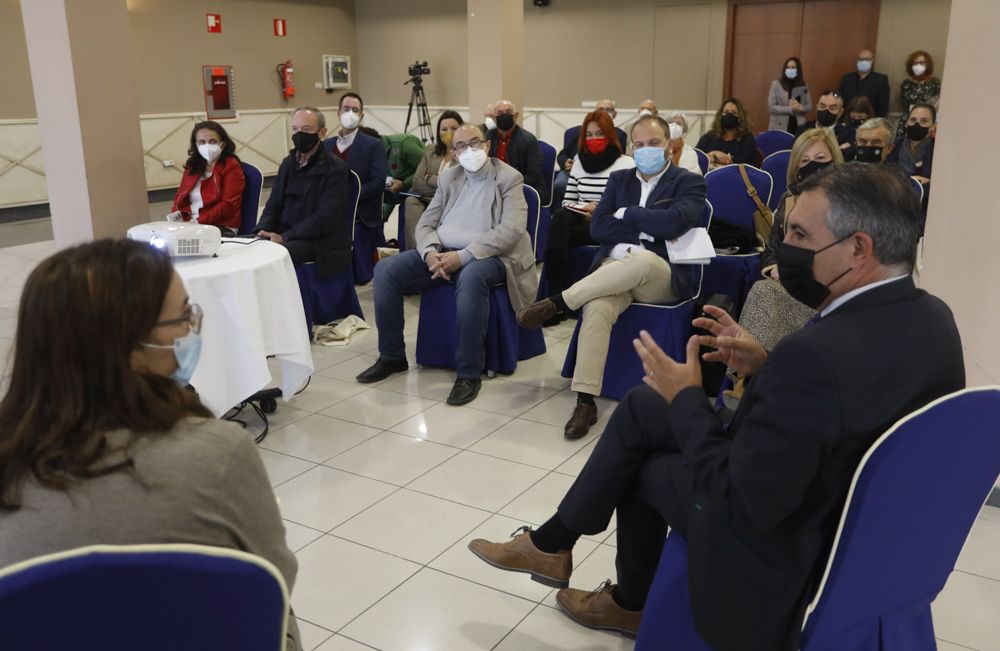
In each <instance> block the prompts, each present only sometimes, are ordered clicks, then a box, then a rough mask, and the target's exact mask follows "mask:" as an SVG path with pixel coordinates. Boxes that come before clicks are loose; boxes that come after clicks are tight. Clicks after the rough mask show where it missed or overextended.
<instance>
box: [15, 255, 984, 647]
mask: <svg viewBox="0 0 1000 651" xmlns="http://www.w3.org/2000/svg"><path fill="white" fill-rule="evenodd" d="M52 250H54V246H53V245H52V243H51V242H48V243H46V242H42V243H38V244H30V245H27V246H17V247H12V248H3V249H0V345H2V347H3V350H2V352H0V364H3V361H4V358H5V355H6V349H7V348H9V344H10V341H11V337H12V336H13V327H14V321H15V314H16V305H17V301H18V294H19V291H20V287H21V284H22V283H23V281H24V277H25V276H26V274H27V273H28V271H29V270H30V267H31V265H32V263H33V262H35V261H37V260H39V259H40V258H41V257H43V256H44V255H46V254H48V253H49V252H51V251H52ZM359 294H360V298H361V303H362V306H363V308H364V310H365V314H366V315H367V316H369V317H371V316H372V314H373V311H372V295H371V287H370V286H368V287H364V288H361V290H360V292H359ZM416 313H417V303H416V300H411V301H410V302H409V303H408V304H407V306H406V315H407V318H408V319H409V321H408V325H407V330H406V332H407V334H408V345H409V347H410V353H411V354H412V345H413V340H414V337H415V325H416ZM571 333H572V323H569V324H564V325H562V326H559V327H557V328H555V329H553V330H547V331H546V333H545V336H546V342H547V344H548V346H549V352H548V353H547V354H546V355H545V356H543V357H540V358H538V359H536V360H532V361H530V362H528V363H522V364H521V366H520V367H519V368H518V371H517V373H516V374H515V375H513V376H510V377H498V378H495V379H490V380H485V381H484V383H483V390H482V394H481V396H480V397H479V398H478V399H477V400H475V401H474V402H472V403H471V404H470V405H468V406H466V407H458V408H454V407H449V406H447V405H445V404H444V403H443V400H444V398H445V396H446V395H447V393H448V390H449V389H450V387H451V383H452V378H453V376H452V374H451V373H449V372H446V371H440V370H432V369H419V370H412V371H410V372H409V373H408V374H406V375H400V376H396V377H393V378H391V379H389V380H387V381H385V382H382V383H379V384H377V385H376V386H362V385H359V384H356V383H355V382H354V381H353V378H354V375H356V374H357V373H358V372H359V371H360V370H362V369H363V368H365V367H366V366H367V365H368V364H370V363H371V362H372V361H373V360H374V354H373V350H374V347H375V341H376V333H375V332H374V330H372V331H368V332H365V333H362V334H360V335H359V336H357V337H356V338H355V340H354V341H353V342H352V343H351V344H350V345H349V346H347V347H345V348H323V347H319V346H314V360H315V364H316V371H317V373H316V375H315V376H314V377H313V380H312V383H311V384H310V386H309V388H308V389H307V390H306V391H305V392H304V393H303V394H301V395H300V396H297V397H296V398H295V399H294V400H292V401H291V403H290V404H287V405H286V404H283V403H282V404H281V405H280V406H279V409H278V412H277V413H276V414H275V415H274V418H273V419H272V422H271V433H270V435H269V436H268V437H267V439H266V440H265V441H264V442H263V443H262V444H261V456H262V457H263V459H264V464H265V466H266V467H267V471H268V473H269V476H270V477H271V480H272V483H273V485H274V487H275V492H276V493H277V495H278V497H279V499H280V504H281V510H282V514H283V516H284V518H285V523H286V528H287V539H288V544H289V546H290V547H291V548H292V549H293V550H295V552H296V555H297V556H298V559H299V575H298V580H297V583H296V586H295V590H294V592H293V594H292V602H293V605H294V607H295V610H296V613H297V615H298V617H299V620H300V627H301V631H302V634H303V637H304V645H305V647H306V648H307V649H321V650H322V651H346V650H355V649H369V648H376V649H385V650H397V649H398V650H410V649H413V650H416V649H433V650H445V651H452V650H465V649H502V650H511V651H531V650H535V649H538V650H541V649H546V650H558V649H567V650H568V649H587V650H588V651H599V650H604V649H608V650H610V649H616V650H624V649H631V648H632V647H633V644H632V642H631V641H629V640H626V639H624V638H622V637H620V636H618V635H613V634H608V633H598V632H593V631H589V630H586V629H583V628H581V627H580V626H577V625H576V624H574V623H573V622H571V621H570V620H569V619H568V618H566V617H565V616H564V615H563V614H562V613H561V612H559V611H558V610H557V608H556V605H555V601H554V599H553V591H552V590H550V589H549V588H546V587H544V586H541V585H539V584H537V583H533V582H531V581H530V580H528V579H527V578H526V577H524V576H523V575H519V574H510V573H506V572H500V571H497V570H494V569H492V568H490V567H488V566H486V565H485V564H484V563H482V562H481V561H479V560H478V559H476V558H475V557H473V556H472V554H471V553H469V552H468V550H467V549H466V548H465V545H466V543H467V541H468V540H470V539H471V538H474V537H486V538H491V539H504V538H506V537H507V536H508V535H509V534H510V533H511V532H512V531H514V530H515V529H516V528H517V527H519V526H520V525H522V524H524V523H532V524H537V523H539V522H541V521H542V520H544V519H545V518H546V517H548V515H549V514H551V512H552V510H553V508H554V507H555V505H556V503H557V501H558V499H559V498H560V497H561V495H562V494H563V492H564V491H565V490H566V488H567V487H568V486H569V484H570V483H571V482H572V480H573V477H574V476H576V475H577V474H578V473H579V471H580V468H581V467H582V466H583V463H584V462H585V461H586V458H587V455H589V454H590V452H591V450H592V449H593V444H594V440H595V438H596V437H597V436H598V435H599V434H600V432H601V430H602V429H603V427H604V424H605V423H606V422H607V416H608V415H609V414H610V412H611V410H612V409H613V404H612V403H610V402H608V401H602V402H601V404H600V413H601V419H600V421H599V423H598V425H597V427H596V428H595V432H594V433H593V434H591V435H589V436H587V437H586V438H584V439H582V440H580V441H566V440H564V439H563V437H562V434H561V426H562V424H563V422H564V421H565V419H566V418H567V416H568V414H569V411H570V409H571V406H572V403H573V396H572V394H571V393H570V391H569V389H568V387H567V383H566V381H565V380H564V379H562V378H561V377H559V369H560V368H561V365H562V358H563V355H564V354H565V350H566V342H567V339H568V337H569V336H570V334H571ZM0 368H3V366H0ZM613 529H614V521H612V523H611V525H610V527H609V530H608V531H607V532H605V533H604V534H601V535H599V536H591V537H587V538H584V539H582V540H581V541H580V542H579V544H578V545H577V547H576V550H575V558H574V561H575V563H576V571H575V572H574V574H573V579H572V583H573V585H574V586H576V587H580V588H588V589H589V588H593V587H596V586H597V585H598V584H599V583H600V582H601V581H602V580H604V579H605V578H608V577H613V576H614V555H615V547H614V545H615V539H614V535H613V534H612V532H613ZM998 550H1000V509H995V508H990V507H986V508H984V509H983V512H982V514H981V515H980V517H979V519H978V520H977V522H976V526H975V528H974V529H973V531H972V536H971V538H970V540H969V543H968V545H967V547H966V549H965V551H964V553H963V555H962V557H961V559H960V560H959V563H958V567H957V569H956V571H955V572H954V573H953V575H952V577H951V580H950V581H949V582H948V585H947V586H946V588H945V590H944V592H943V593H942V594H941V595H940V597H939V598H938V599H937V601H936V602H935V604H934V615H935V625H936V629H937V634H938V636H939V638H940V639H941V640H942V641H941V642H940V646H939V648H941V649H948V650H954V649H980V650H982V651H986V650H1000V618H998V617H997V613H998V612H1000V554H998Z"/></svg>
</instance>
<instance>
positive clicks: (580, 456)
mask: <svg viewBox="0 0 1000 651" xmlns="http://www.w3.org/2000/svg"><path fill="white" fill-rule="evenodd" d="M596 445H597V441H596V440H594V441H591V442H590V443H588V444H587V445H586V446H585V447H584V448H582V449H581V450H580V451H579V452H577V453H576V454H574V455H573V456H571V457H570V458H569V459H567V460H566V461H564V462H563V463H561V464H559V465H558V466H556V472H561V473H563V474H564V475H571V476H573V477H577V476H579V475H580V472H581V471H582V470H583V467H584V466H585V465H587V460H588V459H590V455H591V454H592V453H593V452H594V446H596Z"/></svg>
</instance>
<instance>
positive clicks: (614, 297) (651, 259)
mask: <svg viewBox="0 0 1000 651" xmlns="http://www.w3.org/2000/svg"><path fill="white" fill-rule="evenodd" d="M636 249H637V250H635V251H633V252H632V253H630V254H628V255H627V256H626V257H625V258H624V259H623V260H612V259H611V258H606V259H605V260H604V261H603V262H601V266H600V267H598V268H597V269H595V270H594V271H593V272H592V273H591V274H589V275H587V276H585V277H584V278H582V279H581V280H580V281H579V282H577V283H575V284H574V285H573V286H572V287H570V288H569V289H567V290H566V291H564V292H563V294H562V296H563V300H564V301H565V302H566V306H567V307H569V308H570V309H571V310H576V309H579V308H580V307H581V306H582V307H583V316H582V318H583V322H582V323H581V324H580V337H579V340H578V341H577V347H576V368H575V369H574V370H573V384H572V389H573V391H580V392H583V393H589V394H591V395H595V396H597V395H600V394H601V385H602V384H603V382H604V364H605V362H606V360H607V357H608V342H609V341H610V339H611V326H613V325H614V324H615V322H616V321H617V320H618V315H620V314H621V313H622V312H624V311H625V309H626V308H627V307H628V306H629V305H630V304H631V303H632V302H633V301H635V302H639V303H666V302H668V301H671V300H674V299H676V298H677V297H676V296H675V295H674V290H673V287H672V286H671V284H670V265H668V264H667V262H666V260H664V259H663V258H661V257H660V256H658V255H656V254H655V253H653V252H652V251H647V250H646V249H643V248H641V247H636ZM638 334H639V333H635V335H636V336H638Z"/></svg>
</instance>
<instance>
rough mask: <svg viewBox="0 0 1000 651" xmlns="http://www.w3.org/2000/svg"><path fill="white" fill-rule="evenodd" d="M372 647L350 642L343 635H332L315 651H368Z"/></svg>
mask: <svg viewBox="0 0 1000 651" xmlns="http://www.w3.org/2000/svg"><path fill="white" fill-rule="evenodd" d="M372 648H374V647H370V646H368V645H367V644H361V643H360V642H355V641H354V640H350V639H348V638H346V637H344V636H343V635H334V636H333V637H331V638H330V639H329V640H327V641H326V642H324V643H323V644H322V645H320V646H318V647H316V651H370V649H372Z"/></svg>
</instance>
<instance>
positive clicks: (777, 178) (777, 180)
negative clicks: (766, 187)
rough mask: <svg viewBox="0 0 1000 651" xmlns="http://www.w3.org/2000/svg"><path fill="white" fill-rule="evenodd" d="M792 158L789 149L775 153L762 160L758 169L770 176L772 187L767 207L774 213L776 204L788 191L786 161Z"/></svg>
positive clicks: (776, 207)
mask: <svg viewBox="0 0 1000 651" xmlns="http://www.w3.org/2000/svg"><path fill="white" fill-rule="evenodd" d="M791 156H792V150H791V149H782V150H781V151H776V152H774V153H773V154H770V155H769V156H767V157H766V158H764V162H763V163H761V165H760V167H761V169H762V170H764V171H765V172H767V173H768V174H770V175H771V180H772V181H774V187H773V188H772V189H771V200H770V201H768V202H767V207H768V208H770V209H771V212H774V211H775V210H777V209H778V202H779V201H781V197H782V196H784V194H785V191H786V190H787V189H788V161H789V159H790V158H791Z"/></svg>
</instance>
